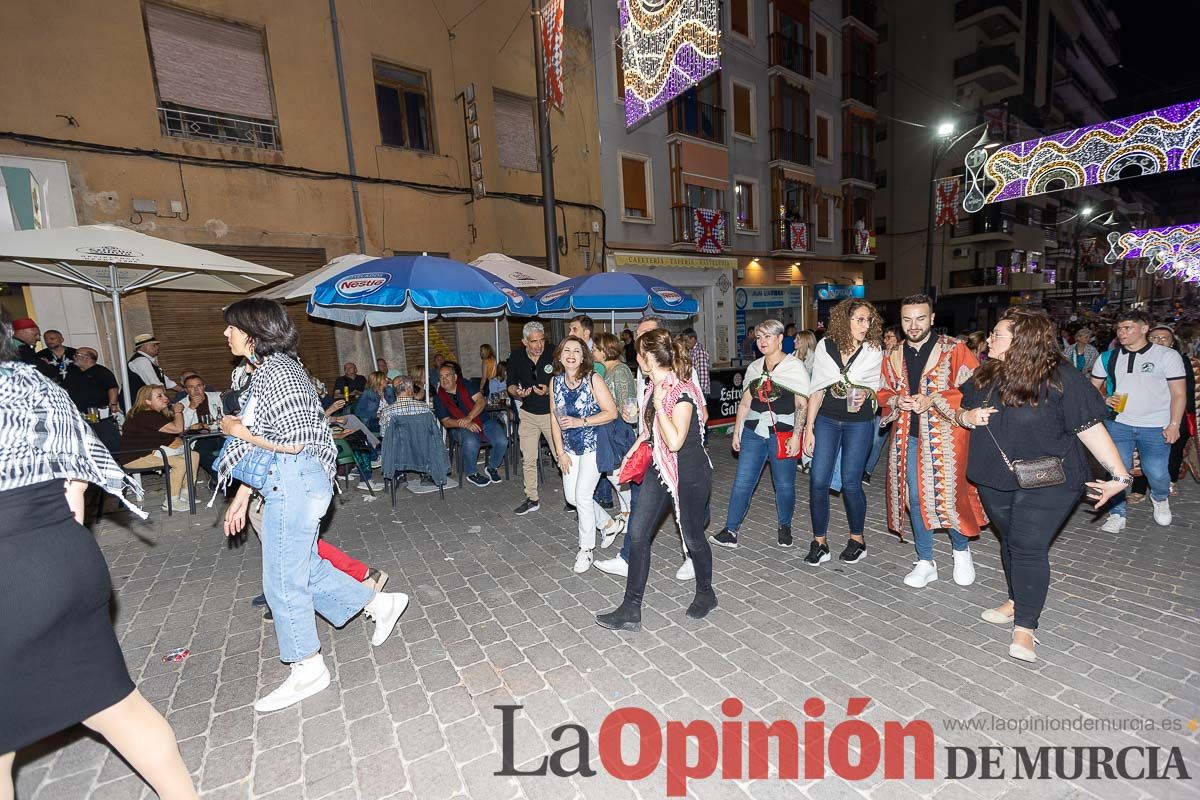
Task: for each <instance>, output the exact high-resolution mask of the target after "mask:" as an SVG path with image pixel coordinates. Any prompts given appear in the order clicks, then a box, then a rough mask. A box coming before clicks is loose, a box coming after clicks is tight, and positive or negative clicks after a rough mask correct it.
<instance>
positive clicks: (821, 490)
mask: <svg viewBox="0 0 1200 800" xmlns="http://www.w3.org/2000/svg"><path fill="white" fill-rule="evenodd" d="M875 425H876V420H875V419H874V418H871V419H869V420H864V421H862V422H842V421H840V420H836V419H831V418H829V417H826V416H822V415H818V416H817V421H816V422H814V423H813V436H814V438H815V439H816V441H815V442H814V444H813V456H812V471H811V472H810V474H809V478H810V481H809V498H808V503H809V510H810V512H811V514H812V526H813V536H814V537H815V538H823V537H824V536H825V534H826V532H827V531H828V530H829V489H830V484H831V482H832V481H833V465H834V462H835V461H837V458H838V448H841V451H842V453H841V456H842V459H841V460H842V464H841V475H842V502H843V503H845V504H846V516H847V517H848V518H849V520H850V533H851V534H853V535H855V536H860V535H862V532H863V528H864V526H865V525H866V521H867V494H866V492H864V491H863V487H862V475H863V468H864V467H865V466H866V465H867V456H868V455H870V452H871V437H872V429H873V428H874V427H875Z"/></svg>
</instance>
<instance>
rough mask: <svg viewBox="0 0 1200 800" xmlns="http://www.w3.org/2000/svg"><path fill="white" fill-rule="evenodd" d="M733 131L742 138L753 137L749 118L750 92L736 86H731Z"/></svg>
mask: <svg viewBox="0 0 1200 800" xmlns="http://www.w3.org/2000/svg"><path fill="white" fill-rule="evenodd" d="M733 129H734V131H736V132H737V133H740V134H742V135H743V136H753V135H754V124H753V121H752V120H751V118H750V90H749V89H748V88H747V87H745V86H738V85H737V84H734V85H733Z"/></svg>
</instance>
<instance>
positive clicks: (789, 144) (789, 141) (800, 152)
mask: <svg viewBox="0 0 1200 800" xmlns="http://www.w3.org/2000/svg"><path fill="white" fill-rule="evenodd" d="M771 160H772V161H791V162H792V163H793V164H804V165H805V166H808V167H811V166H812V163H813V140H812V137H811V136H805V135H804V134H801V133H796V132H795V131H789V130H784V129H783V128H772V129H771Z"/></svg>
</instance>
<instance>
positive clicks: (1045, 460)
mask: <svg viewBox="0 0 1200 800" xmlns="http://www.w3.org/2000/svg"><path fill="white" fill-rule="evenodd" d="M993 388H994V387H993ZM991 399H992V393H991V392H988V401H989V402H988V403H986V404H985V405H990V401H991ZM983 428H984V430H986V431H987V432H988V436H990V437H992V443H993V444H994V445H996V449H997V450H999V451H1000V457H1001V458H1002V459H1004V466H1006V467H1008V471H1009V472H1011V473H1012V474H1013V475H1014V476H1015V477H1016V479H1017V486H1020V487H1021V488H1022V489H1045V488H1047V487H1049V486H1059V485H1061V484H1064V483H1066V482H1067V473H1066V470H1064V469H1063V460H1062V456H1043V457H1042V458H1022V459H1017V460H1016V461H1010V460H1009V458H1008V454H1007V453H1005V452H1004V448H1002V447H1001V446H1000V442H998V441H997V440H996V434H994V433H992V429H991V426H988V425H984V426H983Z"/></svg>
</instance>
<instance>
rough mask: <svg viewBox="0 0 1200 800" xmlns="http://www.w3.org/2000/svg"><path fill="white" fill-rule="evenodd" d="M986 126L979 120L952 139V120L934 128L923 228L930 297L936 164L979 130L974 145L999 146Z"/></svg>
mask: <svg viewBox="0 0 1200 800" xmlns="http://www.w3.org/2000/svg"><path fill="white" fill-rule="evenodd" d="M987 127H988V123H986V122H981V123H980V124H978V125H976V126H975V127H974V128H971V129H970V130H969V131H967V132H966V133H964V134H962V135H961V136H959V137H958V138H957V139H954V140H951V139H950V137H951V136H953V135H954V123H953V122H942V123H940V124H939V125H938V126H937V128H936V131H937V135H938V143H937V145H936V146H935V147H934V148H933V163H932V164H930V166H929V224H928V226H927V227H926V229H925V293H926V294H927V295H929V296H930V297H932V296H933V223H934V218H933V205H934V194H935V193H936V191H937V168H938V164H940V163H941V161H942V159H943V158H945V157H946V156H947V155H949V154H950V151H951V150H953V149H954V148H955V147H956V146H957V145H958V143H959V142H961V141H962V140H964V139H966V138H967V137H968V136H970V135H971V134H973V133H975V132H976V131H979V130H982V131H983V135H982V136H980V137H979V141H978V142H976V143H975V147H985V148H992V147H999V146H1000V143H999V142H988V141H987V139H988V130H987Z"/></svg>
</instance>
